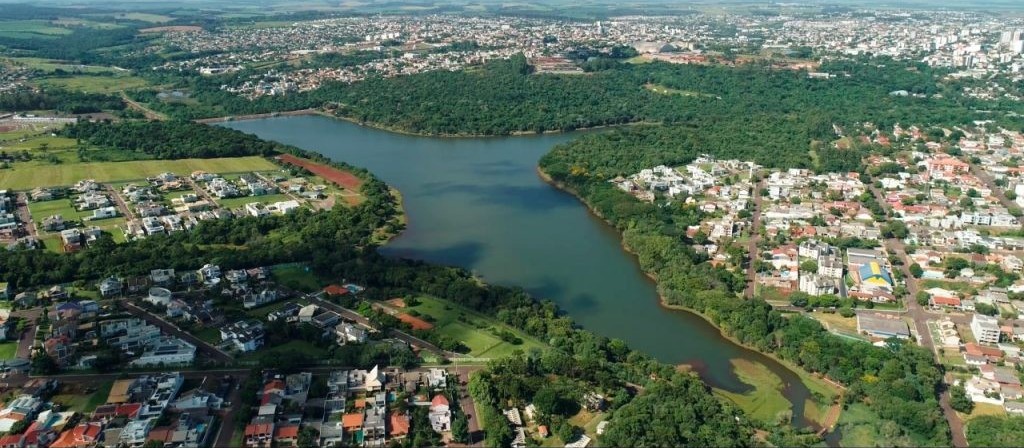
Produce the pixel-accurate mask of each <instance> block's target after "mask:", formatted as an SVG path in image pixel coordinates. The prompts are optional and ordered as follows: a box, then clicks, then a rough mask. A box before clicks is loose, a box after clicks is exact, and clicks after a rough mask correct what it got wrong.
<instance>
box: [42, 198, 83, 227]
mask: <svg viewBox="0 0 1024 448" xmlns="http://www.w3.org/2000/svg"><path fill="white" fill-rule="evenodd" d="M28 211H29V213H31V214H32V220H34V221H36V222H38V223H42V222H43V220H44V219H46V218H47V217H50V216H53V215H60V216H61V217H63V218H64V220H65V221H80V220H81V219H82V218H84V217H86V216H92V212H80V211H78V210H75V207H74V204H72V203H71V199H67V198H64V199H54V200H52V201H44V202H32V203H30V204H28ZM40 230H42V229H40Z"/></svg>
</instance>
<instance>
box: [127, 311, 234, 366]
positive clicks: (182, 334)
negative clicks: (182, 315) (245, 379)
mask: <svg viewBox="0 0 1024 448" xmlns="http://www.w3.org/2000/svg"><path fill="white" fill-rule="evenodd" d="M121 304H123V305H124V309H125V311H127V312H128V313H130V314H132V315H134V316H137V317H141V318H143V319H145V320H146V321H147V322H149V323H151V324H153V325H156V326H157V327H160V329H161V330H163V332H164V333H166V334H170V335H172V336H175V337H177V338H179V339H181V340H184V341H188V342H189V343H190V344H192V345H195V346H196V349H197V350H198V351H199V352H200V353H201V354H202V355H204V356H205V357H206V358H205V359H208V360H214V361H217V362H220V363H225V364H226V363H231V362H232V361H234V358H233V357H232V356H231V355H229V354H228V353H227V352H225V351H224V350H221V349H219V348H217V347H214V346H213V345H211V344H209V343H208V342H206V341H204V340H202V339H199V338H197V337H195V336H193V335H192V333H189V332H187V331H182V330H181V329H179V328H178V326H177V325H174V324H172V323H170V322H168V321H166V320H164V319H163V318H162V317H160V316H157V315H155V314H153V313H150V312H149V311H147V310H145V309H143V308H139V307H138V306H135V305H133V304H131V302H128V301H121Z"/></svg>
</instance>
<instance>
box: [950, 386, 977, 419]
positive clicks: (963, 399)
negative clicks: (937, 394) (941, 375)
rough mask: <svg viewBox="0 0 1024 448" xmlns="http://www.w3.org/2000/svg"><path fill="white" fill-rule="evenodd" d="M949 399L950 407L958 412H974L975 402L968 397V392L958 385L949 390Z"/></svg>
mask: <svg viewBox="0 0 1024 448" xmlns="http://www.w3.org/2000/svg"><path fill="white" fill-rule="evenodd" d="M949 397H950V400H949V405H950V406H952V407H953V409H956V410H957V411H958V412H963V413H964V414H970V413H971V411H972V410H974V402H973V401H971V397H969V396H967V390H966V389H964V387H963V386H961V385H956V386H953V387H951V388H950V389H949Z"/></svg>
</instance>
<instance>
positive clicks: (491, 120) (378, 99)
mask: <svg viewBox="0 0 1024 448" xmlns="http://www.w3.org/2000/svg"><path fill="white" fill-rule="evenodd" d="M600 68H601V69H600V70H599V71H596V72H594V73H590V74H587V75H557V74H535V73H533V68H532V66H530V65H529V64H528V63H527V61H526V59H525V58H524V57H522V56H517V57H513V58H511V59H508V60H499V61H492V62H489V63H487V64H486V65H484V66H481V67H477V68H474V69H472V70H464V71H459V72H446V71H436V72H427V73H422V74H417V75H412V76H404V77H399V78H393V79H380V78H371V79H367V80H366V81H363V82H358V83H354V84H343V83H327V84H325V85H324V86H322V87H321V88H320V89H317V90H314V91H310V92H303V93H296V94H290V95H287V96H272V97H261V98H258V99H255V100H249V99H246V98H243V97H240V96H238V95H235V94H232V93H230V92H227V91H224V90H222V89H221V87H222V86H224V85H227V86H233V85H236V84H238V83H240V82H242V81H244V80H245V79H247V76H248V74H245V73H243V74H233V75H226V76H217V77H201V76H198V75H196V76H190V77H186V78H182V79H179V80H178V82H179V85H178V86H177V87H178V88H181V89H185V90H189V91H190V92H191V93H192V97H193V98H195V99H197V100H199V101H200V103H201V104H200V105H199V106H195V105H183V104H178V103H164V102H161V101H158V100H156V99H155V97H153V96H152V95H151V94H147V93H139V94H137V99H139V100H141V101H145V102H148V103H150V105H151V107H154V108H156V109H159V110H161V111H163V112H166V113H168V114H170V115H173V116H178V117H180V118H200V117H208V116H220V115H239V114H249V113H266V112H275V111H283V110H296V109H304V108H310V107H328V108H334V109H335V110H336V113H338V114H339V115H342V116H344V117H346V118H350V119H353V120H356V121H360V122H366V123H371V124H374V125H378V126H383V127H388V128H396V129H401V130H403V131H409V132H416V133H423V134H442V135H444V134H451V135H456V134H484V135H501V134H509V133H515V132H543V131H549V130H563V131H564V130H572V129H579V128H587V127H595V126H604V125H616V124H623V123H636V122H650V123H662V124H666V125H671V126H673V127H674V126H682V127H684V128H688V129H691V130H692V129H699V130H700V131H701V135H703V136H705V138H704V142H705V143H706V144H710V145H715V146H721V147H724V146H729V145H736V144H739V145H744V146H749V147H753V148H759V149H760V150H761V151H764V152H770V151H778V150H782V151H794V150H796V149H799V150H801V151H806V150H807V144H806V142H808V141H810V140H815V139H817V140H831V139H832V138H834V136H835V134H834V133H833V128H832V124H833V123H836V124H838V125H840V126H841V127H848V126H853V125H855V124H857V123H864V122H871V123H873V124H875V125H877V126H879V127H882V128H888V127H891V126H892V125H893V124H895V123H898V122H902V123H917V124H920V125H925V126H937V125H952V124H959V123H964V122H967V121H969V120H972V119H975V118H977V117H979V116H981V115H979V113H976V112H974V109H975V108H978V109H983V108H988V107H989V106H990V104H986V105H984V106H981V105H980V104H975V103H974V102H972V101H970V100H968V99H965V98H963V97H962V96H961V95H959V94H958V93H957V91H956V88H955V86H953V85H951V84H943V83H939V82H937V81H936V79H937V76H938V75H940V74H941V73H937V72H934V71H933V70H934V69H931V68H929V67H927V66H923V65H920V64H911V65H908V64H906V63H902V62H898V61H892V60H886V59H879V60H875V61H873V62H872V63H867V62H866V61H860V62H847V61H835V62H827V63H826V64H824V65H823V66H822V67H821V68H820V69H819V70H822V71H829V72H833V73H836V74H839V76H837V77H834V78H831V79H810V78H808V77H807V75H806V72H803V71H793V70H779V69H773V68H771V67H769V66H766V65H760V64H746V65H743V66H740V67H735V68H733V67H723V66H697V65H673V64H667V63H650V64H637V65H634V64H627V63H619V62H613V63H611V64H601V67H600ZM650 87H657V88H658V89H659V91H658V92H655V91H654V90H652V89H651V88H650ZM896 90H906V91H908V92H912V93H919V94H921V95H925V96H924V97H915V96H908V97H904V96H894V95H890V93H891V92H893V91H896ZM940 94H941V95H940ZM1005 124H1006V125H1008V126H1011V127H1016V128H1019V127H1021V124H1022V123H1021V122H1020V121H1015V122H1007V123H1005ZM676 132H684V131H681V130H680V131H676ZM793 145H797V146H799V148H796V149H794V148H792V146H793Z"/></svg>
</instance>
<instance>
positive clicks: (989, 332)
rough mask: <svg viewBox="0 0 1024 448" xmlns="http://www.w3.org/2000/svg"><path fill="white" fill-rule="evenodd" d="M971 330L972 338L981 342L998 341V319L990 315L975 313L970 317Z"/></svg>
mask: <svg viewBox="0 0 1024 448" xmlns="http://www.w3.org/2000/svg"><path fill="white" fill-rule="evenodd" d="M971 332H972V333H974V339H975V340H977V341H978V342H979V343H982V344H998V343H999V320H998V319H996V318H995V317H992V316H985V315H983V314H975V315H974V317H973V318H971Z"/></svg>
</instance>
